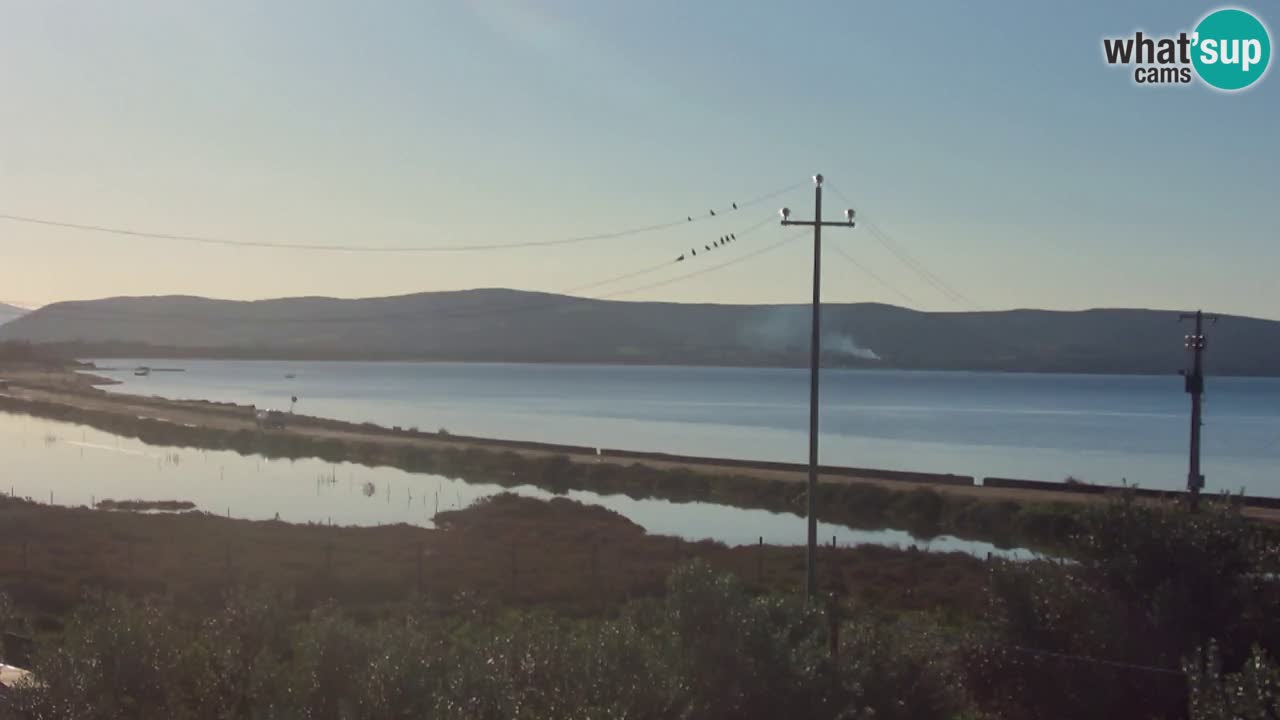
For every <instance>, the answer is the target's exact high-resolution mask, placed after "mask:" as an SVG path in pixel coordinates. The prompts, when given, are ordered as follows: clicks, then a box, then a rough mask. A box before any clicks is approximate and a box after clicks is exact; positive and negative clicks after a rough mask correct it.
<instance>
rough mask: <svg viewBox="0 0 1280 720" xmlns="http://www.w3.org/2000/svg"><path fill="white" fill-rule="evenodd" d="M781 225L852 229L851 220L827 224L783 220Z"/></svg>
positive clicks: (813, 221)
mask: <svg viewBox="0 0 1280 720" xmlns="http://www.w3.org/2000/svg"><path fill="white" fill-rule="evenodd" d="M782 224H783V225H784V226H786V225H804V226H806V227H813V226H814V225H820V226H822V227H853V221H852V220H849V221H847V222H829V221H824V222H818V221H816V220H783V221H782Z"/></svg>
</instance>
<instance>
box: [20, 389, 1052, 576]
mask: <svg viewBox="0 0 1280 720" xmlns="http://www.w3.org/2000/svg"><path fill="white" fill-rule="evenodd" d="M0 457H3V458H4V465H3V469H0V483H2V485H0V491H2V492H5V493H10V492H11V493H13V494H15V495H17V496H19V497H29V498H32V499H33V500H37V501H40V502H49V501H50V500H52V502H53V503H55V504H58V505H90V504H92V503H93V502H95V501H98V500H103V499H107V498H111V499H115V500H124V499H143V500H190V501H192V502H194V503H196V505H197V507H198V508H199V509H201V510H204V511H207V512H213V513H219V514H224V513H229V514H230V515H232V516H234V517H237V518H249V519H256V520H266V519H270V518H273V517H275V516H276V514H277V513H278V514H279V516H280V519H281V520H285V521H289V522H297V523H302V522H319V523H325V522H333V523H334V524H338V525H378V524H385V523H398V522H404V523H410V524H415V525H421V526H424V527H431V526H432V516H433V515H435V513H436V509H437V507H438V508H439V509H440V510H450V509H455V508H458V507H464V506H466V505H468V504H470V503H471V502H472V501H474V500H475V499H477V498H481V497H485V496H488V495H493V494H495V493H499V492H504V491H509V492H516V493H519V494H521V495H528V496H531V497H542V498H546V497H551V494H550V493H548V492H545V491H543V490H539V489H537V488H534V487H530V486H523V487H516V488H512V489H510V490H506V489H504V488H501V487H499V486H497V485H483V484H470V483H466V482H462V481H460V480H450V479H448V478H444V477H440V476H438V475H426V474H421V473H409V472H404V471H402V470H397V469H395V468H387V467H379V468H370V467H365V466H361V465H352V464H348V463H342V464H337V465H335V464H332V463H326V462H322V461H319V460H279V459H278V460H271V459H268V458H261V457H258V456H244V455H239V454H237V453H234V452H227V451H205V450H196V449H191V448H174V447H156V446H152V445H146V444H144V443H142V442H141V441H138V440H134V439H131V438H122V437H119V436H117V435H112V434H110V433H105V432H102V431H99V430H95V429H93V428H90V427H85V426H82V425H73V424H70V423H63V422H56V421H51V420H44V419H40V418H33V417H27V416H25V415H11V414H7V413H0ZM51 493H52V496H51V495H50V494H51ZM568 497H570V498H572V499H575V500H579V501H581V502H583V503H587V504H591V505H602V506H604V507H607V508H610V509H612V510H615V511H617V512H618V513H620V514H622V515H623V516H625V517H627V518H630V519H631V520H632V521H634V522H636V523H638V524H639V525H641V526H643V527H644V528H645V529H646V530H647V531H649V532H650V533H652V534H657V535H671V536H676V537H681V538H684V539H686V540H704V539H711V540H718V541H720V542H724V543H727V544H730V545H744V544H751V543H755V542H757V540H758V538H759V537H763V538H764V540H765V542H767V543H770V544H776V545H800V544H803V543H804V534H805V525H804V520H803V519H802V518H801V517H799V516H797V515H792V514H787V513H771V512H766V511H763V510H742V509H738V508H732V507H725V506H720V505H711V504H707V503H672V502H667V501H663V500H633V499H631V498H628V497H626V496H621V495H597V494H595V493H589V492H571V493H568ZM832 536H835V537H836V539H837V542H838V543H839V544H841V545H858V544H877V545H900V546H904V547H905V546H907V545H912V544H915V545H919V546H921V547H922V548H925V549H933V550H958V551H961V552H968V553H972V554H975V555H978V556H980V557H981V556H984V555H985V554H986V553H987V552H993V553H995V554H998V555H1007V556H1013V557H1026V556H1028V555H1029V553H1026V552H1018V551H1000V550H998V549H997V548H995V547H994V546H992V545H990V544H987V543H982V542H971V541H966V540H960V539H957V538H952V537H945V536H944V537H940V538H934V539H933V540H932V541H929V540H921V539H917V538H914V537H912V536H911V535H910V534H908V533H906V532H902V531H899V530H878V531H865V530H854V529H851V528H847V527H842V526H838V525H831V524H828V523H821V524H820V525H819V537H821V538H824V539H825V540H826V541H827V542H829V541H830V539H831V537H832Z"/></svg>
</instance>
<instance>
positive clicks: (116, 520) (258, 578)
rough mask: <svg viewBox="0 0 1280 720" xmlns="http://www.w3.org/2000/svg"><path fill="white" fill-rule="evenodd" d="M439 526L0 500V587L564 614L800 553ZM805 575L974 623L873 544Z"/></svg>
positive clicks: (565, 518)
mask: <svg viewBox="0 0 1280 720" xmlns="http://www.w3.org/2000/svg"><path fill="white" fill-rule="evenodd" d="M438 522H439V523H440V525H441V526H442V529H439V530H429V529H422V528H416V527H410V526H405V525H394V526H384V527H371V528H357V527H327V526H323V525H291V524H287V523H283V522H275V521H265V522H262V521H259V522H254V521H247V520H232V519H227V518H224V517H220V516H216V515H208V514H203V513H178V514H160V513H156V514H140V513H130V512H109V511H102V510H90V509H86V508H60V507H50V506H47V505H40V504H35V503H31V502H25V501H20V500H13V499H7V498H6V499H0V545H2V546H3V547H4V548H5V552H3V553H0V590H3V591H4V592H7V593H8V594H9V595H10V596H11V597H12V598H13V600H14V602H15V603H17V604H18V605H19V606H21V607H24V608H27V609H29V610H31V611H33V612H35V613H36V614H37V615H38V616H40V617H41V618H43V620H42V622H45V623H56V621H57V619H58V618H59V617H60V616H61V615H63V614H64V613H66V612H67V611H69V610H70V609H71V608H72V607H74V606H75V605H76V604H77V603H78V602H80V600H81V599H82V598H83V597H85V596H86V594H87V595H88V596H89V597H92V596H94V595H96V594H101V593H102V592H121V593H124V594H127V595H135V596H142V595H146V594H157V595H163V596H166V597H170V598H173V599H174V600H175V601H176V602H177V603H178V604H180V605H184V606H185V605H191V606H199V605H201V604H202V603H207V602H211V601H214V600H216V598H218V597H220V595H221V594H222V593H223V592H224V591H225V590H227V589H228V588H233V587H237V586H245V587H257V586H263V585H266V586H278V587H280V588H283V589H287V590H289V591H290V592H291V593H292V594H293V595H294V596H295V597H296V598H297V601H298V603H299V605H300V607H309V606H312V605H314V604H316V603H319V602H321V601H324V600H329V599H333V600H337V601H339V602H341V603H343V604H344V605H345V606H347V607H349V608H355V609H358V610H359V611H360V612H365V613H373V614H376V613H378V612H380V611H381V610H382V609H385V608H388V607H391V606H395V605H397V604H402V603H404V602H406V601H410V600H412V599H414V598H415V597H416V596H419V595H421V596H426V597H429V598H434V599H438V600H446V599H448V598H452V597H455V596H457V595H459V594H471V595H474V596H475V597H478V598H482V599H483V600H485V601H486V602H493V603H498V604H501V605H510V606H533V605H538V606H546V607H552V608H556V609H557V610H559V611H563V612H566V613H570V614H593V613H600V612H604V611H607V610H608V609H609V608H612V607H616V606H617V604H618V603H620V602H621V601H624V600H626V599H628V598H638V597H652V596H655V595H657V594H659V593H660V592H661V590H662V587H663V582H664V579H665V578H666V577H667V575H668V574H669V573H670V572H671V570H672V568H674V567H676V566H677V565H678V564H680V563H682V562H684V561H686V560H689V559H692V558H698V559H701V560H703V561H705V562H706V563H708V564H709V565H710V566H712V567H714V568H716V569H718V570H721V571H724V572H729V573H733V574H734V575H736V576H738V577H739V578H741V579H742V580H743V582H744V584H745V585H746V587H748V588H751V589H754V590H756V591H765V590H777V591H784V592H793V591H796V590H797V589H798V588H800V587H801V583H802V580H803V570H804V558H803V551H802V549H801V548H786V547H772V546H748V547H739V548H728V547H725V546H723V545H719V544H716V543H710V542H702V543H689V542H684V541H681V540H679V539H676V538H670V537H658V536H651V535H647V534H645V532H644V531H643V529H642V528H640V527H639V526H637V525H635V524H634V523H632V522H630V521H629V520H627V519H625V518H623V517H621V516H620V515H617V514H615V513H613V512H611V511H608V510H605V509H603V508H599V507H589V506H585V505H581V504H579V503H576V502H573V501H570V500H565V499H555V500H552V501H550V502H544V501H538V500H531V499H527V498H518V497H515V496H510V495H503V496H497V497H495V498H493V499H491V500H488V501H483V502H481V503H479V504H477V505H475V506H473V507H471V508H467V509H464V510H461V511H452V512H448V513H443V512H442V513H441V514H440V515H439V516H438ZM820 560H821V574H820V576H821V577H822V579H823V583H824V585H826V586H832V587H838V588H839V590H840V591H841V592H842V593H844V594H845V595H846V596H847V597H848V598H849V599H851V600H852V601H855V602H860V603H865V604H868V605H872V606H876V607H883V608H889V609H899V610H908V609H922V608H946V609H948V610H949V611H955V612H958V613H972V612H976V611H978V609H979V607H980V605H981V603H982V586H983V583H984V578H985V569H984V562H983V561H981V560H978V559H975V558H972V557H969V556H965V555H961V554H935V553H924V552H915V551H911V550H897V549H892V548H881V547H857V548H840V549H832V548H823V550H822V552H821V555H820Z"/></svg>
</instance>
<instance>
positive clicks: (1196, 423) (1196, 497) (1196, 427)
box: [1179, 310, 1218, 510]
mask: <svg viewBox="0 0 1280 720" xmlns="http://www.w3.org/2000/svg"><path fill="white" fill-rule="evenodd" d="M1206 318H1207V319H1209V320H1211V321H1212V322H1215V323H1216V322H1217V321H1218V316H1217V315H1205V314H1204V313H1203V312H1201V311H1200V310H1197V311H1195V312H1193V313H1182V315H1180V316H1179V319H1181V320H1195V321H1196V331H1195V334H1194V335H1187V336H1186V340H1185V343H1184V344H1185V346H1186V348H1187V350H1190V351H1191V353H1192V355H1191V357H1192V360H1191V369H1190V370H1184V371H1183V375H1185V376H1186V389H1187V392H1188V393H1189V394H1190V395H1191V442H1190V449H1189V454H1190V458H1189V461H1188V467H1187V492H1188V493H1189V494H1188V499H1189V500H1190V503H1191V509H1192V510H1194V509H1196V507H1197V506H1198V505H1199V504H1200V490H1201V489H1202V488H1204V475H1203V474H1202V473H1201V472H1200V426H1201V425H1202V424H1203V423H1202V422H1201V420H1200V410H1201V408H1200V406H1201V403H1202V401H1203V399H1204V359H1203V355H1204V350H1205V346H1206V342H1205V337H1204V320H1205V319H1206Z"/></svg>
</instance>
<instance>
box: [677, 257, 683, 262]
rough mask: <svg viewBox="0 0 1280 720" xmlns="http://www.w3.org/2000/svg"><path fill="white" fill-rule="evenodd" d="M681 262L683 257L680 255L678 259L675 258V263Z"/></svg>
mask: <svg viewBox="0 0 1280 720" xmlns="http://www.w3.org/2000/svg"><path fill="white" fill-rule="evenodd" d="M683 261H684V255H681V256H680V257H678V258H676V262H683Z"/></svg>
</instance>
